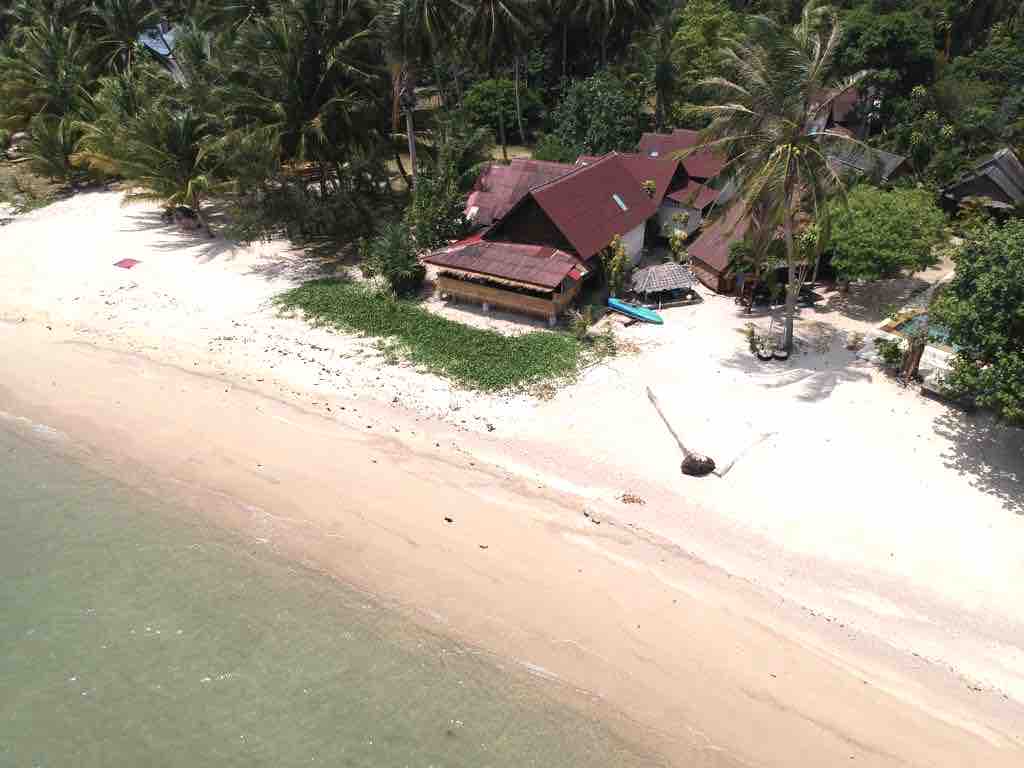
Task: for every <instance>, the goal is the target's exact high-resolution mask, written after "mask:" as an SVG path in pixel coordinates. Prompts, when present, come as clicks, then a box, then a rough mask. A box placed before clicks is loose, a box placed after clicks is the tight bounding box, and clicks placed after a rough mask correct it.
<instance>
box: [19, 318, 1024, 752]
mask: <svg viewBox="0 0 1024 768" xmlns="http://www.w3.org/2000/svg"><path fill="white" fill-rule="evenodd" d="M0 346H2V347H3V348H4V350H5V355H4V362H3V365H2V366H0V367H3V368H4V369H5V370H4V371H3V373H4V377H3V379H2V381H3V384H2V385H0V409H2V410H5V411H8V412H12V413H21V414H23V415H26V416H28V417H30V418H32V419H33V420H34V421H37V422H39V423H43V424H48V425H50V426H52V427H54V428H57V429H60V430H61V431H64V432H66V433H67V434H68V435H70V436H71V437H72V438H73V439H74V440H76V441H82V442H84V443H85V444H87V445H89V446H91V448H92V450H93V451H94V457H95V458H97V459H101V460H102V461H103V462H105V463H107V469H108V470H111V469H114V470H115V471H116V472H118V473H121V474H122V476H124V475H123V472H124V471H125V468H133V469H131V470H130V471H129V473H128V474H129V477H128V479H129V480H130V479H131V478H130V475H132V474H133V473H134V474H138V475H139V477H140V478H142V479H145V478H146V477H147V476H149V477H150V478H151V477H152V476H154V475H160V476H166V477H169V478H171V482H173V483H174V484H175V486H176V487H177V488H178V489H179V491H180V494H176V495H180V497H181V498H183V499H184V500H185V501H187V502H188V503H189V506H190V507H191V508H193V509H195V508H201V509H203V511H204V512H205V513H206V514H210V507H211V504H210V502H209V499H210V498H211V494H214V497H216V495H217V494H219V495H220V498H221V500H222V502H224V503H220V504H217V505H216V506H217V507H218V509H217V510H216V511H215V512H214V514H215V516H216V517H217V518H218V519H219V520H220V521H221V522H222V523H224V524H226V525H227V526H229V527H231V528H233V529H235V530H238V531H240V532H241V533H242V534H243V535H246V536H251V537H253V538H254V539H256V540H260V539H265V540H266V541H267V542H268V545H269V546H273V547H274V548H275V550H277V551H279V552H281V553H282V554H283V555H285V556H288V557H291V558H293V559H295V560H296V561H298V562H301V563H302V564H303V565H307V566H310V567H313V568H315V569H317V570H322V571H324V572H327V573H329V574H331V575H332V576H334V577H336V578H339V579H340V580H341V581H343V582H345V583H349V584H352V585H354V586H355V587H357V588H359V589H365V590H367V591H369V592H371V593H373V594H376V595H382V596H383V597H384V598H385V599H386V600H388V601H395V602H396V603H397V604H399V605H401V606H403V609H404V610H406V611H410V612H412V614H413V615H414V616H415V617H418V621H420V622H423V623H426V624H427V625H428V626H432V627H433V628H434V629H435V630H437V631H441V632H442V633H444V634H450V635H452V636H454V637H455V638H456V639H459V640H461V641H465V642H469V643H471V644H472V645H474V646H478V647H480V648H483V649H484V650H486V651H487V652H489V653H493V654H495V655H496V657H497V658H504V659H515V660H517V663H519V664H520V665H522V666H523V668H524V669H527V670H530V669H533V671H534V673H536V674H539V675H540V676H542V677H543V676H544V672H542V670H543V671H546V672H547V673H549V674H552V675H555V676H556V677H557V680H558V681H559V685H560V686H562V687H563V688H564V689H565V690H570V691H571V690H577V691H587V692H589V693H588V695H592V696H595V697H597V700H598V701H599V702H600V709H601V710H602V713H603V715H604V718H606V719H607V720H608V721H609V723H610V724H611V725H612V727H613V729H615V730H616V732H617V733H619V734H620V735H623V736H624V737H626V738H627V740H629V737H628V736H627V734H631V735H632V738H633V739H635V738H636V735H637V730H639V731H640V733H641V734H642V741H643V742H644V744H645V746H649V747H652V748H654V749H655V750H656V751H657V752H660V753H663V754H665V755H667V759H668V760H669V761H670V764H673V765H675V764H679V765H690V764H697V765H787V764H791V762H792V759H793V756H794V755H799V754H815V755H820V756H821V762H823V763H825V764H831V763H832V762H835V761H838V760H839V759H843V760H849V759H850V757H851V756H853V757H855V759H857V760H858V762H865V761H866V762H867V764H869V765H897V764H904V763H907V762H909V763H911V764H916V763H921V764H928V765H962V764H965V763H967V762H971V761H976V762H979V763H980V762H981V761H982V760H984V761H985V762H986V763H987V764H988V765H997V766H998V765H1003V764H1005V765H1011V764H1014V763H1016V762H1019V759H1020V754H1021V752H1022V745H1021V742H1020V741H1019V736H1017V735H1016V734H1019V733H1020V729H1019V727H1016V724H1019V723H1020V722H1021V720H1020V716H1021V714H1020V710H1019V708H1018V707H1017V705H1016V704H1014V703H1013V702H1010V701H1009V700H1007V699H1002V698H1000V697H999V696H998V695H996V694H991V693H977V692H969V693H967V695H964V691H963V689H962V688H960V689H959V690H958V686H957V681H956V678H955V676H953V675H949V674H947V673H943V672H941V671H940V670H938V669H935V668H931V667H930V666H929V665H924V666H923V667H922V668H920V669H910V668H908V665H907V663H906V659H903V658H900V657H901V654H899V653H888V654H887V653H886V651H885V647H884V646H879V647H872V646H871V644H870V642H868V641H867V640H866V639H865V638H863V637H858V638H851V637H846V633H845V632H844V631H843V629H844V628H843V627H841V626H833V625H832V624H831V622H829V624H828V626H826V627H822V626H820V625H821V622H820V621H816V620H814V619H812V618H811V617H809V616H807V614H806V613H805V612H804V611H802V609H801V606H799V605H796V604H792V603H788V602H787V601H786V600H785V599H783V598H780V597H779V596H778V595H777V594H775V593H773V592H771V591H768V590H765V589H763V588H761V587H760V586H758V585H755V584H752V583H751V582H748V581H746V580H744V579H736V578H734V577H732V576H731V575H730V574H729V573H727V572H724V571H722V570H720V569H718V568H716V567H714V566H711V565H708V564H707V563H706V562H704V561H703V560H701V559H699V558H697V557H694V556H693V555H692V554H690V553H688V552H684V551H682V550H680V549H678V548H676V547H674V546H673V545H671V543H670V542H668V541H666V540H665V539H662V538H660V537H658V536H657V535H656V534H653V533H650V532H649V531H647V530H644V529H643V528H642V527H641V526H633V525H632V524H629V523H623V522H622V519H623V516H622V514H621V513H617V514H616V515H615V516H606V513H605V509H604V507H602V506H601V504H600V503H596V502H594V500H591V499H580V498H579V497H576V496H573V495H571V494H569V493H567V492H566V490H565V489H564V488H561V489H559V488H552V487H549V486H547V485H546V484H544V483H540V484H539V485H540V486H541V487H537V486H538V483H536V482H534V481H531V480H529V479H527V478H524V477H517V476H516V475H514V474H513V473H512V472H510V471H509V470H508V469H507V468H505V467H499V466H495V465H494V464H490V463H489V462H488V461H487V460H486V459H484V458H482V456H480V454H479V452H475V451H476V448H477V446H476V445H475V444H474V436H473V435H471V434H461V435H460V434H456V435H455V436H454V437H453V435H452V433H451V430H450V429H449V428H448V427H446V426H444V425H441V424H436V423H430V422H425V421H422V420H419V419H418V417H416V416H414V415H413V414H410V413H408V412H406V411H404V409H401V408H400V407H396V406H391V407H387V406H382V405H380V404H378V403H366V402H363V401H360V402H359V403H358V405H356V404H355V403H354V402H353V401H351V400H342V399H340V398H329V399H330V400H331V402H332V403H333V405H328V406H327V408H330V412H329V417H325V413H327V412H326V411H325V410H322V409H317V411H316V412H311V409H308V408H304V407H302V406H301V405H299V404H298V403H291V402H284V401H281V400H278V399H274V397H273V395H274V392H273V391H272V387H273V383H272V382H266V384H267V386H266V389H267V390H268V391H261V390H260V389H259V388H258V387H253V386H252V385H251V384H249V385H245V384H243V385H241V386H240V385H239V383H236V382H234V377H232V376H226V375H221V376H218V375H216V374H211V373H210V372H195V371H188V370H185V369H184V368H177V367H174V366H169V365H167V364H164V363H160V362H157V361H155V360H152V359H149V358H148V357H145V356H142V355H139V354H129V353H125V352H121V351H116V350H112V349H109V348H105V347H100V346H94V345H90V344H85V343H82V342H80V341H76V340H75V337H74V334H67V333H64V332H62V331H60V330H58V331H47V330H45V329H44V328H43V327H42V326H37V325H35V324H34V323H20V324H11V323H0ZM14 361H17V363H14ZM15 393H17V394H15ZM353 408H355V412H353ZM161 482H165V481H161ZM235 500H238V501H240V502H241V503H242V504H243V505H248V506H239V504H237V503H235ZM584 508H586V509H588V510H590V511H588V515H587V516H585V515H584V514H583V510H584ZM232 510H233V511H232ZM452 510H454V512H453V511H452ZM445 517H451V518H452V520H453V521H454V522H452V523H446V522H444V518H445ZM598 520H599V522H600V524H597V521H598ZM482 546H486V547H487V549H483V548H482ZM567 606H571V608H568V609H567ZM636 625H639V627H637V626H636ZM681 640H682V642H681ZM893 694H896V695H893ZM577 695H579V694H577ZM570 698H571V697H570ZM578 704H579V702H577V705H578ZM627 712H628V713H629V716H628V717H626V716H625V715H624V714H623V713H627ZM680 732H681V733H680Z"/></svg>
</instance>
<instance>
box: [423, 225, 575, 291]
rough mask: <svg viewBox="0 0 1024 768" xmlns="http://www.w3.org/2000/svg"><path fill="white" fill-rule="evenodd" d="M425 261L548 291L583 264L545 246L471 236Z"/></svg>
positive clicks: (570, 256) (435, 253)
mask: <svg viewBox="0 0 1024 768" xmlns="http://www.w3.org/2000/svg"><path fill="white" fill-rule="evenodd" d="M423 261H425V262H427V263H428V264H433V265H435V266H438V267H447V268H449V269H458V270H461V271H463V272H474V273H477V274H479V275H481V276H484V277H496V278H499V279H502V280H511V281H514V282H517V283H524V284H526V285H531V286H536V287H537V288H543V289H546V290H552V289H554V288H557V287H558V285H559V284H560V283H561V282H562V280H563V279H564V278H565V276H566V275H569V274H570V273H572V272H573V271H574V270H577V272H578V269H577V268H578V267H579V266H580V263H579V259H577V258H575V257H574V256H572V255H570V254H568V253H566V252H565V251H560V250H557V249H555V248H551V247H550V246H546V245H522V244H520V243H501V242H492V241H489V240H481V239H479V238H477V237H474V238H469V239H467V240H463V241H461V242H458V243H455V244H454V245H451V246H449V247H447V248H442V249H440V250H437V251H433V252H432V253H429V254H427V256H425V257H424V258H423Z"/></svg>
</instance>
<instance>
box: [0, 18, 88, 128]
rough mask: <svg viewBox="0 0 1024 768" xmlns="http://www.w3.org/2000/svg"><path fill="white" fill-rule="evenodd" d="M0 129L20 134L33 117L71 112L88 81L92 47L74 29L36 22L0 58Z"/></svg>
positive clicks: (38, 19) (53, 23)
mask: <svg viewBox="0 0 1024 768" xmlns="http://www.w3.org/2000/svg"><path fill="white" fill-rule="evenodd" d="M0 72H3V73H4V74H3V77H2V78H0V125H5V126H6V127H8V128H12V129H15V130H22V129H24V128H25V127H26V126H27V125H28V122H29V120H31V119H32V117H33V116H34V115H36V114H40V113H43V114H48V115H56V116H58V117H62V116H64V115H68V114H71V113H72V112H74V111H75V110H76V109H77V108H78V106H79V105H80V104H81V102H82V97H83V95H84V94H85V90H86V87H87V86H88V85H89V84H90V82H91V81H92V79H93V76H94V72H93V69H92V46H91V44H90V43H89V42H88V40H87V39H85V38H84V36H83V35H82V34H81V33H80V32H79V30H78V27H76V26H74V25H72V26H60V25H59V24H56V23H55V22H53V21H52V20H45V19H43V18H42V17H36V19H35V20H34V21H33V23H32V24H31V25H30V26H29V27H27V28H24V29H22V30H21V32H20V34H19V43H18V45H17V46H16V47H15V48H14V49H13V51H11V52H10V53H7V54H5V55H3V56H0Z"/></svg>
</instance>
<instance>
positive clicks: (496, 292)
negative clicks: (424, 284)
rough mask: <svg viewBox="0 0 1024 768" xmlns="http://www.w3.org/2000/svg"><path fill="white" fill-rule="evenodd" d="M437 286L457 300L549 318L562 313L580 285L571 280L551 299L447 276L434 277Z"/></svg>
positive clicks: (446, 294)
mask: <svg viewBox="0 0 1024 768" xmlns="http://www.w3.org/2000/svg"><path fill="white" fill-rule="evenodd" d="M437 288H438V290H439V291H440V292H441V295H442V296H450V297H452V298H454V299H457V300H461V301H469V302H473V303H475V304H483V305H485V306H488V307H500V308H501V309H507V310H510V311H512V312H520V313H522V314H526V315H535V316H538V317H543V318H545V319H547V320H549V321H551V320H554V319H556V318H557V317H558V316H559V315H560V314H562V313H563V312H564V311H565V310H566V308H567V307H568V306H569V305H570V304H571V303H572V300H573V299H574V298H575V297H576V294H578V293H579V291H580V284H579V282H576V283H573V285H572V287H571V288H570V289H569V290H568V291H566V292H565V293H555V294H553V298H551V299H544V298H541V297H540V296H530V295H528V294H525V293H518V292H516V291H511V290H507V289H504V288H501V287H499V286H495V285H484V284H482V283H470V282H467V281H465V280H459V279H458V278H455V277H450V276H448V275H439V276H438V278H437Z"/></svg>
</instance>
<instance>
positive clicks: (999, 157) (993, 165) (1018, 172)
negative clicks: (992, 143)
mask: <svg viewBox="0 0 1024 768" xmlns="http://www.w3.org/2000/svg"><path fill="white" fill-rule="evenodd" d="M982 176H984V177H986V178H988V179H989V181H991V182H992V183H993V184H995V185H996V187H997V188H998V189H999V190H1001V191H1002V193H1003V195H1004V196H1005V197H1006V200H1007V201H1009V202H1010V203H1013V204H1015V205H1019V204H1021V203H1024V165H1022V164H1021V162H1020V160H1019V159H1018V157H1017V155H1015V154H1014V153H1013V151H1012V150H1011V149H1009V148H1006V147H1004V148H1003V149H1000V150H999V151H998V152H994V153H992V154H991V155H985V156H984V157H982V158H980V159H979V160H978V161H977V162H976V163H975V164H974V170H973V171H969V172H968V173H965V174H963V175H962V176H961V177H960V178H959V179H957V180H956V181H955V182H953V183H952V184H950V185H949V186H947V187H946V188H945V189H943V190H942V194H943V195H944V196H945V197H948V198H951V199H961V198H963V197H964V195H963V194H962V193H959V194H958V192H960V188H961V187H963V186H964V185H966V184H968V183H970V182H972V181H974V180H976V179H978V178H979V177H982ZM967 196H968V197H970V196H971V195H967Z"/></svg>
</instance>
